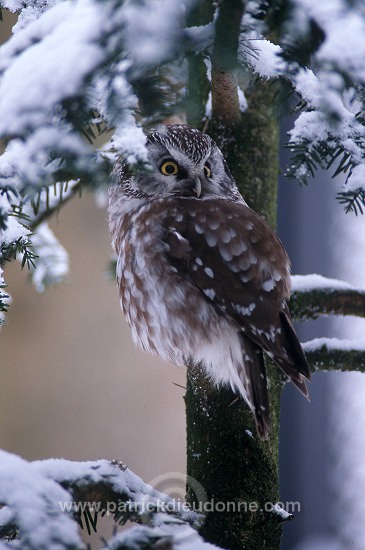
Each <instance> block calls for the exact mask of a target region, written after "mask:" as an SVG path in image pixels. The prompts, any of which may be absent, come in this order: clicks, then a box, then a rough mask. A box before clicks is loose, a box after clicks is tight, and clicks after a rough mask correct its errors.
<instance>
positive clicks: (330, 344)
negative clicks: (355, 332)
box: [303, 338, 365, 372]
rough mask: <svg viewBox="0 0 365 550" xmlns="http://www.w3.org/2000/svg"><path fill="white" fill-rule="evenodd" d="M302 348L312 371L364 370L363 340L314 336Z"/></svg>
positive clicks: (364, 344) (364, 348)
mask: <svg viewBox="0 0 365 550" xmlns="http://www.w3.org/2000/svg"><path fill="white" fill-rule="evenodd" d="M303 349H304V351H305V354H306V357H307V359H308V361H309V364H310V365H311V367H312V370H313V372H315V371H325V370H335V371H344V372H346V371H347V372H351V371H359V372H365V341H364V342H357V341H351V340H340V339H338V338H315V339H314V340H311V341H309V342H305V343H304V344H303Z"/></svg>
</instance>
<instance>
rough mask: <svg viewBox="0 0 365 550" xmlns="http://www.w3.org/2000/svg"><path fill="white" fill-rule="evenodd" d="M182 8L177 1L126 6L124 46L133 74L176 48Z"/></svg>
mask: <svg viewBox="0 0 365 550" xmlns="http://www.w3.org/2000/svg"><path fill="white" fill-rule="evenodd" d="M182 8H183V6H182V3H181V1H180V0H150V1H149V2H146V3H136V2H133V1H130V0H127V1H126V2H125V4H124V8H123V10H122V11H123V19H124V21H125V23H126V44H127V48H128V52H129V55H130V58H131V59H132V60H133V67H134V70H137V71H138V70H140V69H142V68H143V67H145V66H146V65H147V66H151V65H156V64H158V63H160V62H161V61H162V60H164V59H166V58H169V57H171V56H172V54H173V53H174V50H176V49H177V48H179V46H180V44H181V42H182V40H183V28H182V24H181V23H182V16H183V13H184V12H183V9H182ZM137 37H138V39H136V38H137ZM137 68H138V69H137Z"/></svg>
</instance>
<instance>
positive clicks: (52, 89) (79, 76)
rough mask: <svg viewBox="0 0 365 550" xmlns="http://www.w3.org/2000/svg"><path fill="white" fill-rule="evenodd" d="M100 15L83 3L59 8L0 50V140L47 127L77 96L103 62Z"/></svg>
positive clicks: (98, 9) (86, 1)
mask: <svg viewBox="0 0 365 550" xmlns="http://www.w3.org/2000/svg"><path fill="white" fill-rule="evenodd" d="M103 11H104V10H103V9H101V7H100V5H99V6H96V5H95V4H94V2H91V1H89V0H79V1H78V2H75V3H71V2H62V3H61V4H58V5H56V6H54V7H53V8H51V9H49V10H48V11H47V12H45V13H44V14H43V15H42V16H41V17H40V18H39V19H37V20H35V21H34V22H33V23H31V24H30V25H28V26H27V27H26V28H25V29H23V31H22V32H19V33H17V34H16V35H14V36H13V38H12V39H10V40H9V41H8V42H7V43H6V44H5V45H4V46H3V47H2V48H1V51H0V53H1V57H0V59H1V62H0V71H3V76H2V81H1V85H0V134H1V135H7V134H15V135H16V134H18V133H22V132H24V131H25V130H26V129H29V128H36V127H39V126H40V125H48V124H49V116H50V113H51V112H52V110H53V109H54V105H55V104H57V103H59V102H61V101H63V100H65V99H67V98H68V97H73V96H75V95H77V93H78V92H79V90H80V88H81V86H82V84H83V82H84V80H85V78H86V77H87V75H89V74H90V73H91V72H92V71H93V70H94V69H95V68H96V67H97V65H98V64H99V63H100V62H101V61H102V58H103V54H102V51H101V48H100V46H99V45H98V44H97V40H98V39H99V38H100V35H101V32H100V28H101V25H100V18H103V16H104V17H105V13H103ZM80 21H82V25H80ZM65 37H67V40H65ZM40 59H41V60H42V62H41V63H40V62H39V60H40ZM75 67H77V71H75Z"/></svg>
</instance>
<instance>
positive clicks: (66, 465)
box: [0, 451, 215, 550]
mask: <svg viewBox="0 0 365 550" xmlns="http://www.w3.org/2000/svg"><path fill="white" fill-rule="evenodd" d="M98 484H107V486H108V487H110V491H109V493H108V494H110V495H111V494H112V493H114V495H115V497H113V498H116V499H117V502H118V505H117V506H114V512H115V511H118V512H119V511H120V508H119V507H120V505H121V503H124V504H125V506H126V514H128V513H129V514H130V513H131V511H134V512H135V514H137V515H138V514H139V515H140V517H141V518H142V519H143V517H145V514H146V513H147V514H148V518H149V520H148V524H149V526H148V527H147V526H141V527H136V528H134V529H133V528H132V529H129V530H127V531H124V532H123V533H119V534H117V535H116V536H114V537H113V538H112V539H111V540H110V541H108V543H107V545H106V548H110V549H111V548H114V547H115V548H119V547H120V545H121V544H122V542H124V543H126V542H129V543H130V545H129V546H128V548H132V547H133V544H134V543H135V544H136V548H140V546H139V545H138V541H139V543H141V542H142V541H145V542H146V541H148V540H151V539H153V538H155V539H156V538H157V539H159V538H162V539H166V540H168V541H169V544H170V545H171V548H177V549H181V550H193V549H198V548H201V549H202V550H204V549H207V550H208V549H212V548H215V546H213V545H210V544H208V543H205V542H204V541H203V540H202V539H201V537H200V536H199V535H198V533H197V532H196V531H195V530H194V529H193V528H192V527H191V525H190V524H192V523H194V522H195V521H196V519H197V518H198V515H197V514H196V513H195V512H190V511H189V510H184V509H183V511H181V506H179V507H178V506H177V503H176V502H175V501H174V500H173V499H171V498H170V497H169V496H168V495H165V494H163V493H161V492H159V491H157V490H156V489H154V488H153V487H151V486H150V485H147V484H146V483H144V482H143V481H142V479H141V478H139V477H138V476H137V475H135V474H134V473H133V472H131V471H130V470H128V469H127V468H126V467H124V466H121V465H120V464H117V463H115V464H114V463H111V462H109V461H107V460H98V461H89V462H72V461H69V460H64V459H48V460H41V461H35V462H27V461H26V460H23V459H22V458H20V457H19V456H16V455H14V454H11V453H8V452H6V451H0V502H1V503H2V504H3V505H4V508H2V509H1V510H0V527H6V526H12V525H13V526H15V527H16V528H17V529H18V530H19V535H20V537H21V540H20V546H18V545H17V543H15V544H16V546H15V547H17V548H19V547H21V548H25V547H26V548H32V549H37V550H62V549H67V548H69V549H71V548H72V549H74V550H75V549H84V548H85V545H84V544H83V542H82V540H81V538H80V534H79V531H78V528H77V523H76V521H75V518H74V513H75V512H76V511H77V510H80V507H81V506H82V505H84V503H83V502H82V501H80V502H78V501H75V500H74V498H75V497H74V495H73V491H75V490H76V492H77V488H79V487H83V488H84V489H85V486H91V487H93V486H94V485H98ZM64 486H65V487H68V489H67V490H66V489H65V488H64ZM90 494H93V490H91V493H90ZM110 498H112V497H110ZM98 504H99V505H102V506H104V507H105V508H106V509H107V510H108V512H109V513H113V510H112V508H113V507H112V504H114V505H115V504H116V502H114V500H111V501H110V502H108V503H106V502H103V503H101V502H100V503H98V502H95V503H90V505H94V506H95V507H96V506H97V505H98ZM147 505H149V506H147ZM164 505H165V507H166V509H168V511H169V513H167V512H165V511H161V512H160V511H159V510H160V509H161V510H163V506H164ZM128 506H129V508H128ZM108 507H110V510H109V508H108ZM100 509H103V508H100ZM156 509H157V512H156V511H155V510H156ZM175 509H176V512H175ZM128 511H129V512H128ZM118 544H119V546H118ZM2 547H3V546H2V545H1V543H0V548H2ZM169 547H170V546H169Z"/></svg>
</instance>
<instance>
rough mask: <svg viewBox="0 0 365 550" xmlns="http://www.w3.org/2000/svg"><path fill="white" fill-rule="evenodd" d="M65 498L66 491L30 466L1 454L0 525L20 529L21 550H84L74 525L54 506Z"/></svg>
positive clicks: (20, 460)
mask: <svg viewBox="0 0 365 550" xmlns="http://www.w3.org/2000/svg"><path fill="white" fill-rule="evenodd" d="M68 498H69V494H68V493H67V491H65V490H64V489H63V488H62V487H61V486H60V485H59V484H57V483H56V482H55V481H53V480H52V479H47V478H45V477H44V476H42V475H41V474H40V473H38V472H37V471H36V469H35V468H34V466H33V465H32V464H31V463H28V462H26V461H25V460H23V459H21V458H20V457H18V456H16V455H13V454H10V453H7V452H5V451H0V502H1V503H3V504H5V505H6V508H5V509H2V510H1V511H0V524H1V523H2V522H3V520H4V519H5V520H6V521H9V519H10V518H11V522H12V523H15V524H16V525H17V526H18V528H19V531H20V534H21V536H22V539H23V543H24V546H23V547H31V548H37V549H39V550H57V549H61V548H71V547H72V548H83V547H84V545H83V543H82V541H81V538H80V535H79V533H78V529H77V526H76V524H75V522H74V521H73V520H72V518H71V517H70V516H69V515H66V514H64V513H62V512H61V510H60V508H59V507H58V509H57V506H55V504H56V503H57V502H59V501H63V500H65V499H68ZM9 511H10V512H9ZM4 516H5V518H4Z"/></svg>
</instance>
